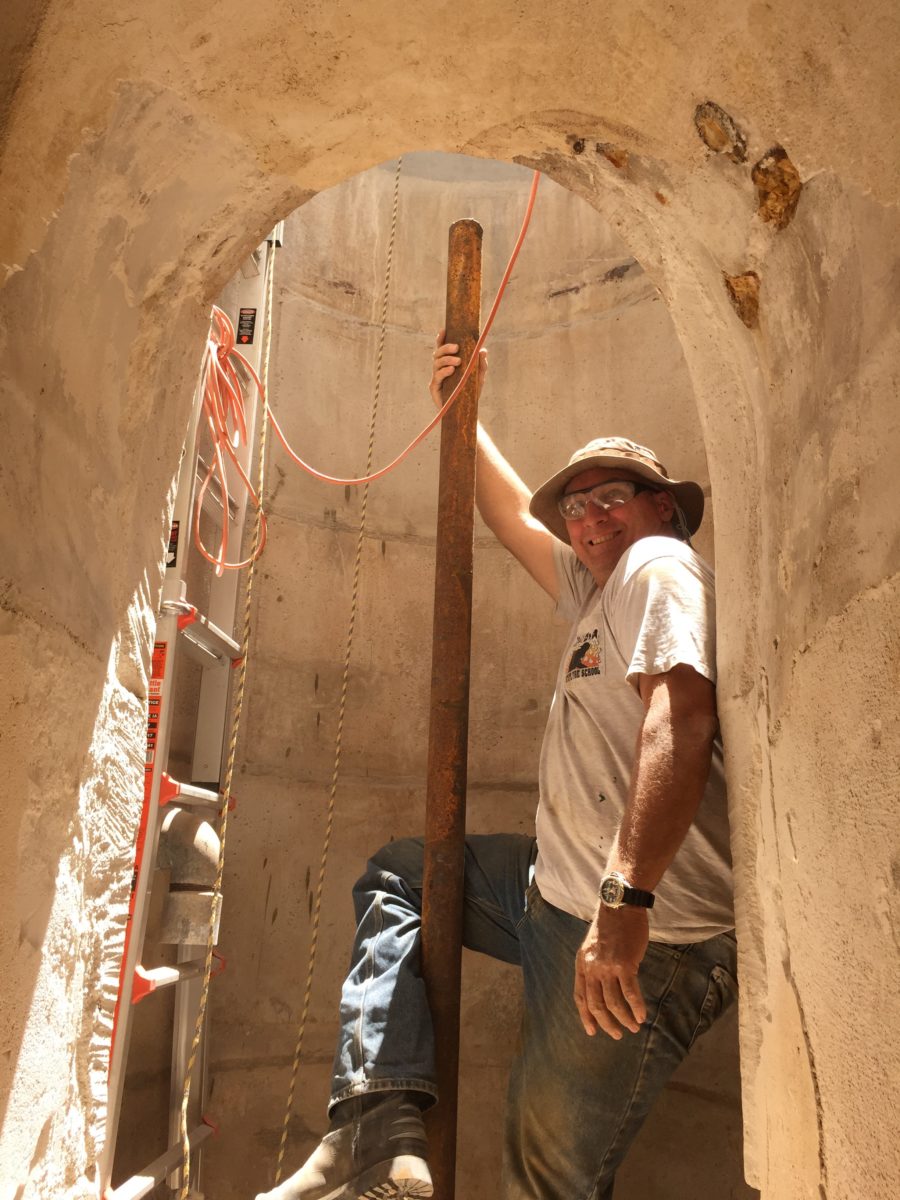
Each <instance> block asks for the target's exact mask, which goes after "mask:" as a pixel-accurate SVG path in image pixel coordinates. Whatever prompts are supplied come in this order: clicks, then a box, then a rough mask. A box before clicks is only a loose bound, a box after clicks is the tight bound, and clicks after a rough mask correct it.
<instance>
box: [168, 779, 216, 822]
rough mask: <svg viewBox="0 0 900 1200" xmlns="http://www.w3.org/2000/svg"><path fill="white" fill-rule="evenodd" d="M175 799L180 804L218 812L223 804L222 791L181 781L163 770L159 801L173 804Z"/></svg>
mask: <svg viewBox="0 0 900 1200" xmlns="http://www.w3.org/2000/svg"><path fill="white" fill-rule="evenodd" d="M173 800H174V801H177V802H178V803H179V804H184V805H190V807H191V808H208V809H212V810H213V811H215V812H218V810H219V809H220V808H221V806H222V795H221V793H220V792H213V791H210V789H209V788H202V787H197V786H196V785H195V784H193V783H179V782H178V780H177V779H173V778H172V776H171V775H167V774H166V773H165V772H163V776H162V780H161V782H160V785H159V803H160V805H164V804H171V803H172V801H173Z"/></svg>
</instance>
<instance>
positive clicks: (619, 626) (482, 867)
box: [269, 337, 737, 1200]
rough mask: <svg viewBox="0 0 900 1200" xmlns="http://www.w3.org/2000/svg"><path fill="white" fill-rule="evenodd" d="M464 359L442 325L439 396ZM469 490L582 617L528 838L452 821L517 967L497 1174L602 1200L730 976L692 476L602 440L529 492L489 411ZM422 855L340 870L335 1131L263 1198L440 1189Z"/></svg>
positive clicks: (571, 615) (532, 1190)
mask: <svg viewBox="0 0 900 1200" xmlns="http://www.w3.org/2000/svg"><path fill="white" fill-rule="evenodd" d="M459 364H460V359H459V357H458V356H457V347H456V346H455V345H452V344H442V338H440V337H439V338H438V346H437V349H436V350H435V354H434V370H433V375H432V381H431V392H432V397H433V399H434V401H435V403H438V404H439V403H440V389H441V385H442V383H443V381H444V380H445V379H446V378H448V377H449V376H450V375H452V374H453V372H454V371H455V370H456V369H457V367H458V366H459ZM476 499H477V502H478V507H479V511H480V512H481V515H482V517H483V518H484V520H485V522H486V523H487V525H488V526H489V527H490V529H491V530H492V531H493V533H494V534H495V535H496V536H497V538H498V539H499V540H500V541H501V542H502V543H503V544H504V545H505V546H506V547H507V548H508V549H509V550H510V551H511V552H512V553H513V554H514V555H515V556H516V558H518V560H519V561H520V562H521V563H522V565H523V566H524V567H525V568H526V570H528V571H529V572H530V574H531V575H532V576H533V577H534V578H535V579H536V580H537V582H538V583H539V584H540V585H541V587H542V588H543V589H544V590H545V591H546V592H547V594H548V595H549V597H550V598H551V599H552V600H553V602H554V603H555V605H556V608H557V611H558V612H560V613H561V614H562V615H563V616H565V617H567V618H568V619H569V620H570V621H571V622H572V632H571V637H570V639H569V642H568V644H567V646H566V648H565V651H564V653H563V657H562V661H561V663H560V667H559V671H558V674H557V678H556V685H555V690H554V695H553V702H552V704H551V706H550V713H549V716H548V720H547V729H546V732H545V735H544V741H543V746H542V749H541V759H540V770H539V776H540V800H539V805H538V811H537V830H536V832H537V837H536V839H533V838H528V837H523V836H521V835H512V834H491V835H487V836H483V837H470V838H468V839H467V842H466V901H465V905H466V906H465V914H464V940H465V944H466V945H467V946H469V947H470V948H471V949H475V950H479V951H481V952H483V953H486V954H490V955H493V956H494V957H496V958H500V959H503V960H504V961H506V962H512V963H517V964H519V965H520V966H521V968H522V974H523V984H524V1013H523V1026H522V1036H521V1045H520V1049H519V1053H518V1055H517V1058H516V1061H515V1063H514V1064H513V1069H512V1075H511V1079H510V1086H509V1094H508V1099H507V1119H506V1136H505V1144H504V1161H503V1183H502V1195H503V1197H504V1198H505V1200H610V1197H612V1194H613V1184H614V1179H615V1173H616V1170H617V1168H618V1166H619V1164H620V1163H621V1161H622V1159H623V1158H624V1156H625V1153H626V1151H627V1150H628V1147H629V1145H630V1144H631V1142H632V1140H633V1138H634V1136H635V1134H636V1133H637V1131H638V1129H639V1128H640V1125H641V1123H642V1122H643V1120H644V1118H645V1116H646V1115H647V1113H648V1111H649V1110H650V1108H651V1106H652V1104H653V1102H654V1100H655V1099H656V1097H657V1096H658V1094H659V1092H660V1091H661V1090H662V1088H663V1086H664V1085H665V1083H666V1080H667V1079H668V1078H669V1076H670V1075H671V1074H672V1072H673V1071H674V1070H675V1068H676V1067H677V1066H678V1064H679V1063H680V1062H681V1060H682V1059H683V1058H684V1056H685V1055H686V1054H687V1052H688V1051H689V1050H690V1047H691V1045H692V1044H693V1042H694V1041H695V1040H696V1038H697V1037H698V1036H699V1035H700V1034H702V1033H703V1032H704V1031H705V1030H706V1029H708V1028H709V1026H710V1025H711V1024H712V1022H713V1021H714V1020H715V1019H716V1017H718V1016H719V1015H720V1013H722V1012H723V1011H724V1010H725V1009H726V1008H727V1007H728V1005H729V1004H730V1003H732V1002H733V1000H734V999H735V997H736V994H737V984H736V955H737V948H736V944H735V940H734V933H733V925H734V917H733V911H732V885H731V861H730V856H729V833H728V818H727V807H726V797H725V787H724V777H723V770H722V755H721V745H720V743H719V741H718V737H717V731H718V721H717V718H716V700H715V679H716V666H715V608H714V593H713V574H712V571H711V569H710V567H709V566H708V565H707V564H706V563H705V562H704V561H703V560H702V559H701V558H700V556H699V555H698V554H697V553H696V552H695V551H694V550H693V549H692V548H691V546H690V535H691V534H692V533H693V532H694V531H695V530H696V529H697V527H698V526H699V524H700V522H701V520H702V517H703V492H702V490H701V488H700V487H699V485H698V484H696V483H693V482H691V481H682V480H676V479H671V478H670V477H669V476H668V474H667V473H666V470H665V468H664V467H663V466H662V464H661V463H660V462H659V461H658V460H657V458H656V456H655V455H654V454H653V453H652V451H650V450H648V449H647V448H646V447H644V446H639V445H637V444H636V443H634V442H631V441H628V440H627V439H624V438H598V439H596V440H595V441H592V442H589V443H588V445H587V446H585V447H584V448H583V449H582V450H578V451H576V453H575V454H573V455H572V457H571V459H570V460H569V462H568V464H567V465H566V466H565V467H563V468H562V470H560V471H557V472H556V474H554V475H552V476H551V477H550V478H549V479H548V480H547V481H546V483H544V484H542V486H541V487H540V488H538V490H537V491H536V492H535V493H534V495H532V494H531V492H530V491H529V489H528V488H527V487H526V485H525V484H524V483H523V482H522V480H521V479H520V478H519V476H518V475H517V474H516V473H515V471H514V470H513V469H512V468H511V467H510V465H509V464H508V463H507V462H506V460H505V459H504V458H503V456H502V455H501V454H500V452H499V451H498V450H497V448H496V446H495V445H494V444H493V442H492V441H491V439H490V438H489V437H488V435H487V434H486V433H485V431H484V430H483V429H482V428H480V427H479V434H478V467H477V483H476ZM422 857H423V855H422V842H421V840H420V839H407V840H404V841H398V842H392V843H391V844H389V845H388V846H385V847H383V848H382V849H381V850H379V851H378V852H377V853H376V854H375V855H373V857H372V859H371V860H370V862H369V864H368V867H367V869H366V872H365V873H364V874H363V876H362V877H361V879H360V880H359V881H358V883H357V885H356V887H355V889H354V900H355V903H356V916H357V932H356V939H355V941H354V946H353V951H352V954H351V963H350V970H349V973H348V976H347V979H346V981H345V983H344V988H343V992H342V997H341V1032H340V1035H339V1039H338V1048H337V1054H336V1056H335V1063H334V1074H333V1079H332V1098H331V1105H330V1115H331V1131H330V1132H329V1133H328V1134H327V1135H326V1137H325V1138H324V1139H323V1141H322V1142H321V1143H320V1145H319V1146H318V1148H317V1149H316V1150H315V1151H314V1153H313V1154H312V1156H311V1157H310V1159H309V1160H308V1161H307V1163H306V1164H305V1165H304V1166H303V1167H302V1168H301V1169H300V1171H298V1172H297V1174H296V1175H295V1176H293V1178H292V1179H290V1180H288V1182H287V1183H286V1184H283V1185H282V1187H281V1188H278V1189H277V1190H276V1191H274V1192H272V1193H269V1196H270V1197H271V1200H360V1198H363V1197H369V1196H384V1197H389V1196H410V1197H413V1196H415V1197H426V1196H431V1194H432V1188H431V1180H430V1176H429V1172H428V1166H427V1159H426V1155H427V1150H426V1145H425V1135H424V1130H423V1125H422V1120H421V1111H422V1110H423V1109H424V1108H427V1107H428V1105H429V1104H431V1103H433V1102H434V1100H435V1099H436V1098H437V1089H436V1085H435V1080H434V1055H433V1035H432V1029H431V1019H430V1014H429V1012H428V1006H427V1001H426V998H425V992H424V987H423V984H422V979H421V976H420V973H419V930H420V914H421V889H422ZM667 1200H680V1198H678V1197H675V1196H671V1197H668V1198H667Z"/></svg>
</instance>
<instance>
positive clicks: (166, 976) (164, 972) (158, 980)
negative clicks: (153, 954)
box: [131, 958, 206, 1004]
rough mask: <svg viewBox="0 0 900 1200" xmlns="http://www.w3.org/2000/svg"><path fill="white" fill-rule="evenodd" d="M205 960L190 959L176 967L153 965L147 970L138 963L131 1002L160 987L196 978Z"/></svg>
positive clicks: (138, 1001)
mask: <svg viewBox="0 0 900 1200" xmlns="http://www.w3.org/2000/svg"><path fill="white" fill-rule="evenodd" d="M205 965H206V962H205V960H204V959H202V958H195V959H192V960H191V961H190V962H186V963H181V964H180V965H179V966H177V967H153V968H152V969H151V970H148V969H147V968H146V967H142V966H141V965H140V963H138V965H137V966H136V967H135V968H134V983H133V984H132V987H131V1003H132V1004H138V1003H140V1001H141V1000H143V999H144V997H145V996H149V995H150V993H151V992H155V991H158V990H159V989H160V988H166V987H172V986H173V985H174V984H176V983H181V982H183V981H184V980H185V979H196V978H197V977H198V976H199V975H202V974H203V969H204V967H205Z"/></svg>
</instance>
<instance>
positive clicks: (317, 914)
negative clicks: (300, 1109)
mask: <svg viewBox="0 0 900 1200" xmlns="http://www.w3.org/2000/svg"><path fill="white" fill-rule="evenodd" d="M402 167H403V158H402V157H400V158H398V159H397V170H396V172H395V173H394V198H393V204H392V207H391V233H390V237H389V239H388V248H387V262H386V264H385V271H384V287H383V289H382V295H381V325H380V328H379V332H378V357H377V360H376V364H375V385H374V388H373V393H372V412H371V415H370V416H369V446H368V450H367V452H366V476H365V477H364V485H363V493H362V503H361V505H360V511H359V531H358V533H357V537H356V556H355V558H354V560H353V588H352V592H351V596H350V619H349V621H348V624H347V642H346V646H345V648H344V670H343V675H342V677H341V698H340V701H339V704H338V721H337V733H336V734H335V741H334V769H333V771H332V773H331V788H330V791H329V793H328V810H327V815H326V819H325V838H324V841H323V843H322V858H321V862H320V863H319V878H318V881H317V883H316V895H315V900H314V903H313V911H312V933H311V936H310V944H309V962H308V965H307V969H306V987H305V990H304V993H303V1009H302V1012H301V1014H300V1024H299V1026H298V1028H297V1044H296V1046H295V1048H294V1061H293V1065H292V1067H291V1081H290V1084H289V1086H288V1095H287V1103H286V1105H285V1110H284V1121H283V1122H282V1125H281V1141H280V1142H279V1145H278V1162H277V1164H276V1167H275V1183H276V1185H277V1184H278V1183H280V1182H281V1169H282V1166H283V1164H284V1154H285V1150H286V1149H287V1135H288V1125H289V1123H290V1119H291V1112H292V1110H293V1107H294V1094H295V1092H296V1088H297V1073H298V1071H299V1069H300V1056H301V1054H302V1052H303V1035H304V1033H305V1031H306V1022H307V1019H308V1017H309V1006H310V999H311V997H312V985H313V976H314V974H315V969H316V951H317V950H318V945H319V924H320V920H321V916H322V893H323V891H324V888H325V873H326V870H327V867H328V852H329V850H330V848H331V835H332V832H333V830H334V808H335V797H336V795H337V785H338V777H339V775H340V770H341V745H342V741H343V735H344V714H345V712H346V709H347V687H348V684H349V681H350V657H351V654H352V651H353V631H354V629H355V627H356V614H357V610H358V608H359V568H360V563H361V562H362V551H363V543H364V540H365V532H366V509H367V507H368V503H369V483H370V479H369V478H367V477H368V476H369V473H370V471H371V470H372V458H373V452H374V449H375V424H376V420H377V417H378V400H379V396H380V394H381V367H382V363H383V361H384V338H385V331H386V329H387V312H388V300H389V299H390V293H391V268H392V266H393V261H394V240H395V237H396V233H397V210H398V208H399V201H400V172H401V170H402ZM445 407H449V406H445ZM272 424H273V427H274V424H275V422H274V420H273V422H272ZM372 478H375V477H374V476H373V477H372Z"/></svg>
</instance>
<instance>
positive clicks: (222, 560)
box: [193, 171, 541, 575]
mask: <svg viewBox="0 0 900 1200" xmlns="http://www.w3.org/2000/svg"><path fill="white" fill-rule="evenodd" d="M540 179H541V175H540V172H539V171H535V173H534V178H533V179H532V182H531V192H530V193H529V196H528V204H527V206H526V209H525V216H524V218H523V220H522V228H521V229H520V230H519V236H518V237H517V238H516V243H515V245H514V246H513V251H512V254H511V255H510V256H509V262H508V263H507V265H506V270H505V271H504V272H503V278H502V279H501V280H500V286H499V287H498V289H497V295H496V296H495V298H494V303H493V304H492V305H491V311H490V313H489V314H488V318H487V321H486V322H485V324H484V329H483V330H482V331H481V335H480V337H479V338H478V341H477V343H476V344H475V349H474V350H473V351H472V355H471V357H470V358H469V361H468V362H467V363H466V367H465V370H464V371H463V373H462V375H461V376H460V379H459V382H458V383H457V385H456V387H455V388H454V389H453V392H452V393H451V395H450V396H449V398H448V399H447V401H446V403H445V404H444V406H443V407H442V408H441V409H440V411H439V412H438V413H437V415H436V416H435V417H434V419H433V420H431V421H430V422H429V423H428V424H427V425H426V426H425V428H424V429H423V430H422V431H421V433H419V434H418V435H417V436H416V437H415V438H413V440H412V441H411V442H410V443H409V445H408V446H407V447H406V449H405V450H403V451H401V452H400V454H398V455H397V457H396V458H395V459H393V461H392V462H389V463H388V464H387V466H384V467H381V468H380V469H379V470H377V471H373V472H372V474H370V475H361V476H360V477H359V478H358V479H339V478H338V477H337V476H334V475H326V474H324V473H323V472H322V471H317V470H316V469H315V467H311V466H310V465H309V463H306V462H304V461H303V459H302V458H301V457H300V455H299V454H297V453H296V451H294V450H293V448H292V447H291V445H290V443H289V442H288V440H287V438H286V437H285V436H284V433H283V432H282V429H281V426H280V425H279V424H278V421H277V420H276V419H275V414H274V413H273V412H272V410H271V408H270V407H269V403H268V400H267V399H266V394H265V388H264V387H263V385H262V383H261V382H260V379H259V376H258V375H257V374H256V372H255V371H254V370H253V368H252V367H251V366H250V364H249V362H248V361H247V359H246V358H245V357H244V355H243V354H241V352H240V351H239V350H238V349H237V348H236V344H235V334H234V327H233V326H232V324H231V321H230V320H229V319H228V317H227V316H226V314H225V313H224V312H223V311H222V310H221V309H220V308H217V307H215V306H214V307H213V312H212V327H211V329H210V333H209V337H208V339H207V343H206V351H205V357H204V364H203V372H202V383H201V386H202V389H203V416H204V417H205V419H206V423H207V426H208V429H209V433H210V437H211V438H212V443H213V457H212V462H211V464H210V466H209V468H208V470H207V473H206V476H205V478H204V480H203V483H202V484H201V486H200V491H199V493H198V495H197V503H196V508H195V512H194V521H193V532H194V542H195V544H196V546H197V549H198V550H199V551H200V553H201V554H202V555H203V557H204V558H205V559H206V560H207V561H208V562H210V563H212V564H213V565H214V566H215V568H216V574H217V575H222V574H223V573H224V572H225V571H238V570H240V569H241V568H242V567H246V566H248V565H249V563H250V562H251V561H252V560H253V559H254V558H257V557H259V555H260V554H261V553H262V551H263V549H264V547H265V544H266V517H265V513H264V512H263V511H262V501H261V498H260V497H259V496H258V495H257V494H256V492H255V491H254V488H253V485H252V483H251V482H250V480H249V478H248V477H247V474H246V472H245V471H244V469H243V468H242V467H241V465H240V463H239V462H238V458H237V453H236V452H237V448H238V446H240V445H242V444H244V445H246V442H247V423H246V418H245V415H244V397H243V391H242V388H241V382H240V378H239V376H238V373H237V369H236V366H235V363H236V362H237V363H240V364H241V365H242V366H243V368H244V370H246V371H247V373H248V374H249V376H250V378H251V379H252V380H253V384H254V386H255V388H256V390H257V392H258V393H259V397H260V399H261V400H262V401H263V403H264V404H265V405H266V409H267V411H268V415H269V420H270V421H271V422H272V428H273V429H274V430H275V433H276V435H277V437H278V440H279V441H280V442H281V444H282V446H284V449H285V450H286V451H287V454H288V456H289V457H290V458H291V459H293V461H294V462H295V463H296V464H297V466H298V467H302V468H303V470H304V471H307V472H308V473H309V474H310V475H312V476H313V477H314V478H316V479H319V480H321V481H322V482H323V483H334V484H338V485H339V486H341V487H348V486H352V487H356V486H359V485H360V484H365V483H373V482H374V481H375V480H376V479H380V478H381V477H382V476H383V475H387V473H388V472H389V471H393V469H394V468H395V467H397V466H399V465H400V463H401V462H403V460H404V459H405V458H406V457H407V455H409V454H410V453H411V452H412V451H413V450H414V449H415V448H416V446H418V445H419V443H420V442H421V441H423V440H424V439H425V438H426V437H427V436H428V435H429V433H431V431H432V429H434V428H435V426H436V425H438V424H439V423H440V421H441V420H442V419H443V417H444V416H445V414H446V413H447V412H448V411H449V409H450V406H451V405H452V404H453V402H454V401H455V400H456V397H457V396H458V395H459V392H460V390H461V389H462V387H463V385H464V384H465V382H466V380H467V379H468V378H469V376H470V375H471V374H472V371H473V369H474V367H475V364H476V363H477V362H478V354H479V352H480V350H481V348H482V346H483V345H484V343H485V341H486V340H487V336H488V334H489V333H490V331H491V326H492V325H493V323H494V318H495V317H496V315H497V311H498V309H499V308H500V302H501V300H502V299H503V293H504V292H505V291H506V285H507V284H508V283H509V278H510V276H511V275H512V272H513V267H514V266H515V264H516V259H517V258H518V257H519V251H520V250H521V249H522V243H523V242H524V241H525V234H526V233H527V232H528V226H529V223H530V221H531V214H532V211H533V209H534V201H535V197H536V196H537V189H538V184H539V182H540ZM226 455H227V457H228V458H230V459H231V462H232V464H233V465H234V467H235V469H236V470H237V473H238V476H239V477H240V480H241V482H242V484H243V485H244V487H245V488H246V489H247V494H248V496H249V498H250V500H251V502H252V503H253V506H254V507H255V508H256V509H257V510H259V513H260V519H261V534H260V539H259V544H258V545H257V547H256V549H255V550H254V552H253V554H252V555H251V556H250V558H246V559H244V560H243V561H242V562H233V563H232V562H228V561H226V560H227V555H228V503H229V496H228V481H227V476H226V469H225V457H226ZM213 479H216V480H217V482H218V485H219V489H220V493H221V498H222V507H223V510H224V514H225V519H224V521H223V523H222V536H221V539H220V541H219V547H218V552H217V553H213V552H212V551H210V550H208V549H207V547H206V546H204V545H203V541H202V538H201V536H200V509H201V506H202V504H203V498H204V496H205V495H206V492H207V489H208V488H209V486H210V484H211V483H212V481H213Z"/></svg>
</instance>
